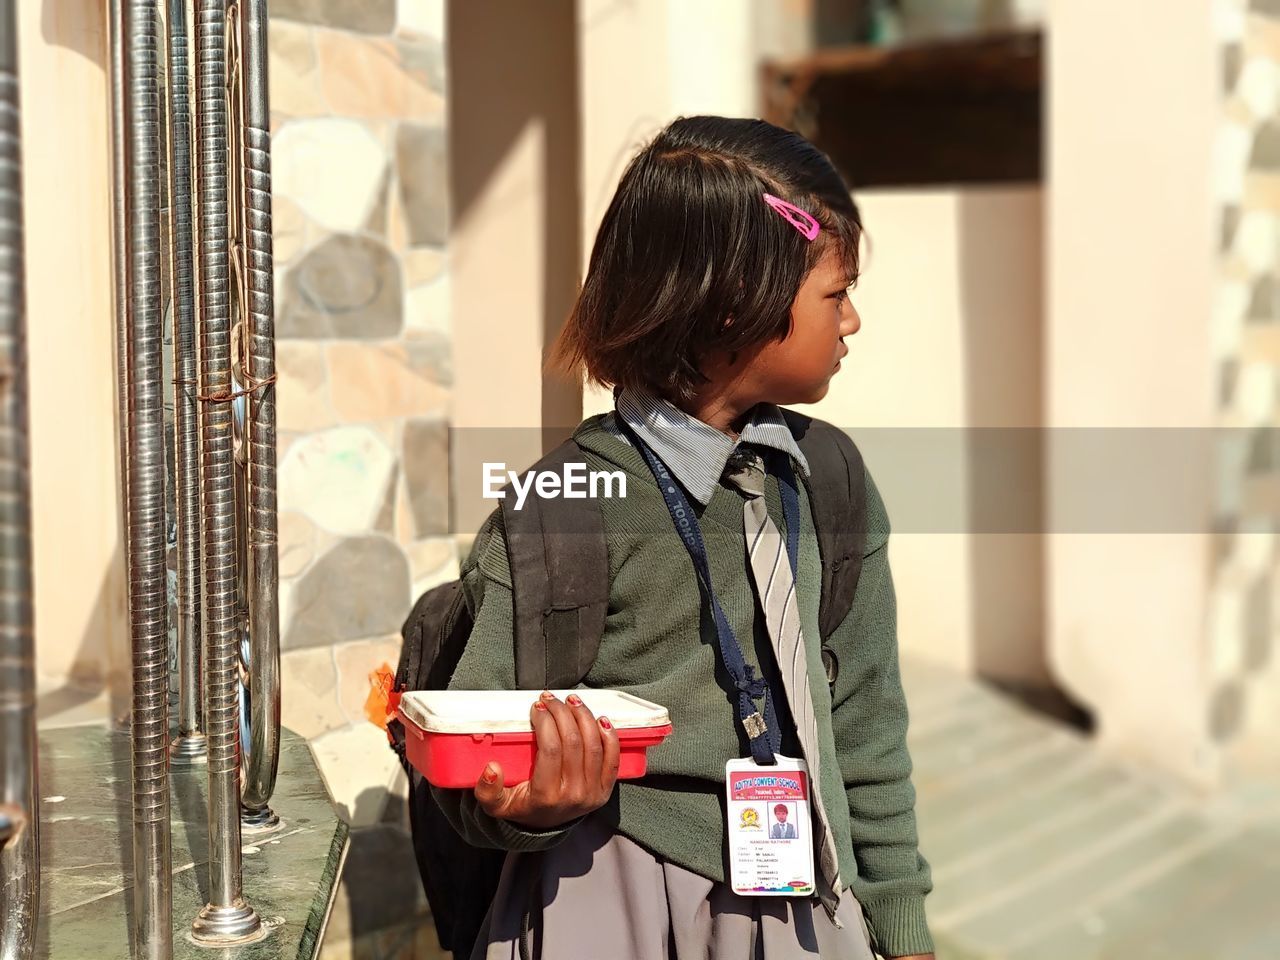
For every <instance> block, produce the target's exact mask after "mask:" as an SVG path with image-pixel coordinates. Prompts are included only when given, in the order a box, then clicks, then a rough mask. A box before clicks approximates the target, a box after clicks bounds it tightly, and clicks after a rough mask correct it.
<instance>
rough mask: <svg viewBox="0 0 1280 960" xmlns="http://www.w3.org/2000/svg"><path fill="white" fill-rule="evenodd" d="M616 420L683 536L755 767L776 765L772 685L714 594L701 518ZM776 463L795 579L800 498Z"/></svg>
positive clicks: (785, 467)
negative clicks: (748, 659) (752, 660)
mask: <svg viewBox="0 0 1280 960" xmlns="http://www.w3.org/2000/svg"><path fill="white" fill-rule="evenodd" d="M617 420H618V423H619V424H621V425H622V427H623V428H624V429H625V430H626V432H627V434H628V436H630V437H631V440H632V442H633V443H634V445H635V447H636V449H637V450H639V451H640V453H641V455H642V456H643V457H644V459H645V462H646V463H647V464H648V465H649V469H650V470H651V471H653V476H654V479H655V480H657V482H658V489H659V490H660V491H661V492H662V499H663V500H665V501H666V504H667V510H668V512H670V514H671V520H672V522H673V523H674V524H675V528H676V531H677V532H678V533H679V534H680V539H681V540H682V541H683V542H684V545H685V549H686V550H688V551H689V557H690V559H691V560H692V561H693V566H694V570H695V571H696V572H697V575H698V582H699V583H700V584H701V586H702V589H703V591H704V592H705V593H706V595H707V598H708V600H709V602H710V605H711V617H712V620H713V621H714V622H715V625H716V638H717V640H718V642H719V647H720V659H721V661H722V662H723V663H724V667H725V669H726V670H727V671H728V672H729V676H730V677H731V678H732V679H733V683H734V686H735V687H736V688H737V690H738V719H739V720H741V721H742V726H743V729H744V730H746V732H747V737H748V739H749V741H750V744H751V756H752V758H753V759H754V760H755V761H756V763H759V764H762V765H766V766H771V765H773V764H774V763H776V762H777V761H776V760H775V759H774V753H775V752H776V751H777V750H779V749H780V748H781V745H782V731H781V729H780V728H779V724H778V719H777V713H776V711H775V710H774V706H773V701H774V697H772V696H767V697H766V693H767V691H768V684H767V682H766V681H765V679H764V677H757V676H756V675H755V668H753V667H752V666H751V665H750V664H748V663H747V662H746V658H745V657H744V656H743V653H742V647H741V646H740V645H739V643H738V640H737V638H736V637H735V636H734V633H733V628H732V627H730V626H729V621H728V618H727V617H725V615H724V610H723V609H722V608H721V606H720V601H719V600H717V599H716V595H715V591H714V590H713V589H712V587H711V567H710V564H709V563H708V562H707V548H706V545H705V544H704V543H703V541H702V528H701V527H700V526H699V525H698V518H697V516H696V515H695V514H694V512H693V507H692V506H690V504H689V499H688V498H687V497H686V496H685V495H684V491H683V490H682V489H681V488H680V484H679V483H678V482H677V481H676V480H675V478H674V477H672V476H671V473H670V471H669V470H667V467H666V464H664V463H663V462H662V461H661V460H660V459H659V458H658V456H657V454H655V453H654V452H653V451H652V450H651V449H650V448H649V445H648V444H647V443H645V442H644V441H643V440H642V439H640V437H639V436H638V435H637V434H636V433H635V431H634V430H632V429H631V427H630V425H629V424H627V423H626V421H625V420H624V419H623V418H622V416H620V415H619V416H618V417H617ZM775 460H776V461H778V462H779V464H780V466H779V469H778V475H779V479H780V481H781V484H780V486H781V490H782V503H783V517H784V519H785V520H786V524H787V555H788V557H789V559H790V561H791V574H792V577H794V576H795V573H796V566H797V560H798V554H799V544H800V500H799V494H798V493H797V491H796V485H795V473H794V472H793V471H792V469H791V462H790V460H789V459H788V458H787V457H786V456H783V455H778V456H777V457H775ZM762 697H765V705H764V716H763V717H761V716H760V713H759V711H758V710H757V709H756V701H757V700H759V699H760V698H762Z"/></svg>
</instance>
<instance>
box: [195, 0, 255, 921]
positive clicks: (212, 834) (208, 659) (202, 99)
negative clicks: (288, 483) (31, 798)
mask: <svg viewBox="0 0 1280 960" xmlns="http://www.w3.org/2000/svg"><path fill="white" fill-rule="evenodd" d="M226 15H227V11H226V5H225V0H199V6H198V16H197V26H196V83H197V94H196V107H197V109H196V120H197V125H198V130H199V140H198V144H199V150H198V154H199V173H198V184H199V195H200V207H199V211H200V257H199V260H200V345H201V351H200V354H201V374H202V377H201V394H202V397H203V402H202V403H201V409H200V425H201V437H202V440H203V446H202V449H201V468H202V474H203V483H202V499H203V504H204V537H203V549H204V558H205V565H204V578H205V619H204V628H205V703H206V711H207V712H206V728H205V735H206V736H207V738H208V745H209V902H208V903H207V904H206V905H205V907H204V909H203V910H201V911H200V914H199V916H197V917H196V919H195V922H194V923H193V924H192V929H193V931H194V934H195V936H196V938H197V939H199V940H201V941H203V942H228V941H234V940H243V939H246V938H251V937H253V936H255V935H256V934H257V933H259V931H260V930H261V929H262V927H261V921H260V920H259V918H258V915H257V913H256V912H255V911H254V910H253V908H252V907H251V906H249V905H248V904H247V903H246V902H245V900H244V897H243V885H242V878H241V873H240V866H241V864H240V856H241V854H240V817H239V812H240V789H239V788H240V730H239V723H238V722H237V721H238V712H239V711H238V699H239V698H238V696H237V676H236V666H237V663H238V661H239V651H238V650H237V644H236V563H235V503H234V499H233V498H234V491H233V486H232V483H233V481H232V471H233V469H234V467H233V463H232V460H233V454H232V450H231V410H230V399H231V397H230V393H231V391H230V386H231V329H230V311H229V307H228V283H227V245H228V233H227V101H226V85H225V78H226V29H227V24H226Z"/></svg>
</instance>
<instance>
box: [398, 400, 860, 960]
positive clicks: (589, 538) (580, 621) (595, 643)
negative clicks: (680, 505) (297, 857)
mask: <svg viewBox="0 0 1280 960" xmlns="http://www.w3.org/2000/svg"><path fill="white" fill-rule="evenodd" d="M781 409H782V414H783V417H784V418H785V419H786V420H787V423H788V426H790V428H791V432H792V435H793V436H795V438H796V442H797V443H798V445H799V447H800V449H801V451H802V452H803V453H804V455H805V459H806V460H807V461H808V463H809V470H810V476H809V477H808V478H807V479H806V478H804V477H803V476H802V475H800V474H797V476H800V478H801V480H802V481H803V483H804V484H805V487H806V490H807V492H808V494H809V502H810V504H811V509H812V512H813V518H814V526H815V528H816V530H817V536H818V552H819V555H820V557H821V559H822V599H821V604H820V608H819V626H820V632H821V634H822V640H823V649H822V659H823V664H824V665H825V666H826V669H827V679H828V681H829V682H834V681H835V677H836V673H837V672H838V670H839V663H838V662H837V660H836V656H835V654H834V652H833V651H831V650H830V649H828V648H827V646H826V641H827V638H828V637H830V636H831V633H832V632H833V631H834V630H835V628H836V627H837V626H838V625H839V624H840V623H841V621H843V620H844V618H845V616H846V614H848V612H849V608H850V607H851V606H852V605H853V595H854V591H855V589H856V588H857V585H858V575H859V574H860V573H861V570H862V554H863V544H864V541H865V538H866V502H865V497H864V490H865V488H864V481H863V466H862V455H861V454H860V453H859V452H858V448H857V447H856V446H855V445H854V443H853V441H852V440H851V439H849V437H848V436H847V435H846V434H845V433H844V432H843V431H841V430H839V429H837V428H836V427H833V426H832V425H831V424H829V423H826V422H825V421H822V420H817V419H814V418H812V417H806V416H804V415H802V414H798V413H795V412H794V411H792V410H787V409H785V408H781ZM581 462H582V449H581V448H580V447H579V446H578V444H577V443H576V442H575V441H574V440H573V439H569V440H566V441H564V442H563V443H561V444H560V445H559V446H558V447H556V448H555V449H554V450H552V451H551V452H550V453H548V454H547V455H546V456H544V457H543V458H542V459H541V460H539V461H538V462H537V463H535V464H534V465H533V466H532V467H530V468H529V470H531V471H534V470H536V471H542V470H551V471H554V472H556V473H561V472H562V470H563V467H564V465H565V464H566V463H581ZM527 473H528V471H526V474H527ZM524 476H525V475H522V477H521V479H522V481H523V480H524ZM504 492H509V487H508V488H507V489H506V490H504ZM514 505H515V497H514V496H511V495H509V496H505V497H504V498H503V499H502V501H501V508H500V509H501V510H502V523H503V527H504V529H505V532H506V542H507V555H508V560H509V561H510V566H511V584H512V597H513V601H514V621H515V658H516V664H515V667H516V670H515V673H516V685H517V687H518V688H520V689H522V690H543V689H556V688H561V689H563V688H567V687H574V686H577V685H578V684H579V683H580V682H581V681H582V679H583V678H584V677H586V675H587V673H588V672H589V671H590V670H591V667H592V665H593V664H594V663H595V659H596V653H597V651H598V650H599V648H600V637H601V635H602V634H603V632H604V621H605V614H606V612H607V610H608V605H609V573H608V571H609V563H608V553H607V546H606V541H605V534H604V525H603V521H602V519H601V514H600V507H599V504H598V503H597V502H596V501H595V500H593V499H591V498H584V499H570V498H564V497H556V498H547V499H543V498H541V497H538V496H530V497H529V498H528V499H526V500H525V503H524V506H523V509H521V510H516V509H514ZM562 534H563V535H562ZM474 612H475V611H473V610H470V609H469V608H468V605H467V601H466V595H465V593H464V591H463V589H462V583H461V581H460V580H452V581H450V582H448V583H443V584H440V585H439V586H437V587H434V588H432V589H431V590H428V591H427V592H426V593H424V594H423V595H422V596H421V597H420V598H418V601H417V603H415V604H414V606H413V610H412V612H410V614H409V616H408V618H407V619H406V620H405V622H404V627H403V628H402V630H401V633H402V635H403V637H404V644H403V646H402V647H401V651H400V662H399V665H398V666H397V669H396V676H395V687H394V689H395V690H396V691H397V692H403V691H406V690H443V689H445V687H447V686H448V684H449V678H450V677H451V676H452V674H453V670H454V667H456V666H457V663H458V660H459V658H460V657H461V656H462V650H463V647H464V646H465V645H466V642H467V638H468V637H469V636H470V633H471V627H472V623H473V620H472V617H473V615H474ZM388 732H389V733H390V734H391V738H392V748H393V749H394V750H395V751H396V754H397V755H398V756H399V757H400V762H401V764H402V765H403V766H404V768H405V772H406V773H407V774H408V777H409V821H410V827H411V830H412V834H413V849H414V855H415V856H416V858H417V861H418V870H419V872H420V873H421V875H422V885H423V887H424V889H425V891H426V895H427V901H428V903H429V904H430V907H431V914H432V917H433V918H434V919H435V923H436V931H437V934H438V935H439V937H440V945H441V946H442V947H443V948H444V949H446V950H451V951H452V952H453V955H454V958H455V960H470V957H471V950H472V947H473V946H474V944H475V941H476V938H477V936H478V935H479V932H480V927H481V925H482V924H483V922H484V918H485V914H486V913H487V912H488V910H489V905H490V903H491V902H492V900H493V895H494V892H495V891H496V890H497V888H498V877H499V874H500V873H501V870H502V864H503V861H504V859H505V858H506V853H505V852H504V851H501V850H488V849H478V848H476V847H472V846H471V845H470V844H468V843H466V841H464V840H463V839H462V838H461V837H460V836H459V835H458V834H457V832H456V831H455V830H454V829H453V826H452V825H451V824H450V823H449V821H448V820H447V819H445V816H444V814H443V812H442V811H441V810H440V808H439V807H438V806H437V805H436V803H435V800H434V798H433V797H432V795H431V787H430V785H429V784H428V783H427V782H426V781H425V780H424V779H423V777H422V775H421V774H420V773H418V771H417V770H415V769H414V768H413V767H412V766H411V765H410V764H409V762H408V760H407V759H406V757H405V747H404V727H403V726H402V724H401V723H400V722H399V721H397V720H392V721H391V722H390V723H389V724H388Z"/></svg>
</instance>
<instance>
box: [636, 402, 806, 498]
mask: <svg viewBox="0 0 1280 960" xmlns="http://www.w3.org/2000/svg"><path fill="white" fill-rule="evenodd" d="M614 405H615V407H616V410H617V415H618V416H620V417H622V418H623V419H624V420H625V421H626V423H627V426H629V427H631V429H633V430H634V431H635V432H636V433H637V434H638V435H639V436H640V438H641V439H642V440H644V442H645V443H647V444H648V445H649V447H650V449H652V450H653V452H654V453H656V454H657V455H658V459H660V460H661V461H662V462H663V463H664V464H666V466H667V469H668V470H670V471H671V472H672V473H673V474H675V477H676V479H677V480H679V481H680V483H681V485H682V486H683V487H684V488H685V489H686V490H688V491H689V493H690V494H691V495H692V496H693V497H694V499H696V500H697V501H698V502H699V503H701V504H703V505H704V506H705V505H706V504H707V503H709V502H710V500H711V495H712V494H713V493H715V490H716V487H717V486H718V485H719V483H720V477H721V476H722V475H723V474H724V467H725V463H727V462H728V460H729V455H730V454H731V453H733V451H734V449H735V448H736V447H737V446H738V444H739V443H754V444H757V445H759V446H763V447H772V448H774V449H775V450H781V451H782V452H783V453H786V454H790V456H791V459H792V460H794V461H795V462H796V464H797V465H798V466H799V468H800V470H801V472H803V474H804V475H805V476H806V477H807V476H809V462H808V461H807V460H805V458H804V454H803V453H801V452H800V447H799V445H798V444H797V443H796V440H795V437H793V436H792V435H791V428H790V427H788V426H787V422H786V420H784V419H783V417H782V411H781V410H779V409H778V407H777V405H776V404H772V403H758V404H756V405H755V407H753V408H752V411H751V417H750V420H749V421H748V422H747V424H746V425H745V426H744V427H743V428H742V433H741V434H740V436H739V438H738V440H736V441H735V440H733V439H732V438H731V437H729V436H728V434H725V433H722V432H721V431H719V430H717V429H716V428H715V427H713V426H711V425H710V424H708V423H704V422H703V421H701V420H699V419H697V418H696V417H693V416H690V415H689V414H688V413H685V412H684V411H683V410H681V409H680V408H679V407H677V406H676V405H675V404H673V403H671V402H670V401H667V400H664V399H662V398H661V397H658V396H655V395H653V394H651V393H648V392H647V391H642V390H634V389H630V388H623V389H621V390H616V391H615V392H614ZM619 434H620V435H621V436H622V438H623V439H624V440H626V441H627V442H628V443H630V442H631V441H630V438H629V437H627V435H626V433H625V432H622V431H619Z"/></svg>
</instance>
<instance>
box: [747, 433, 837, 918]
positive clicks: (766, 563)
mask: <svg viewBox="0 0 1280 960" xmlns="http://www.w3.org/2000/svg"><path fill="white" fill-rule="evenodd" d="M764 477H765V472H764V466H763V463H762V462H761V459H760V455H759V454H758V453H757V452H756V451H755V450H753V449H751V448H750V447H748V446H747V445H745V444H739V446H738V447H737V448H736V449H735V450H734V452H733V455H732V456H731V457H730V458H729V462H728V463H727V464H726V465H725V479H726V480H727V481H728V482H729V483H731V484H732V485H733V486H735V487H737V488H738V490H739V491H741V492H742V494H743V496H744V497H746V501H745V502H744V503H743V505H742V521H743V528H744V529H745V531H746V535H747V553H748V556H749V558H750V561H751V575H752V579H753V580H754V581H755V585H756V596H757V598H758V599H759V600H760V609H761V610H763V611H764V615H765V624H766V626H767V628H768V631H769V639H770V641H771V643H772V644H773V653H774V656H775V657H776V658H777V661H778V672H779V674H781V676H782V686H783V689H784V690H785V691H786V695H787V703H788V704H789V705H790V707H791V716H792V718H793V720H794V721H795V726H796V735H797V737H798V739H799V741H800V749H801V752H802V753H803V754H804V760H805V763H807V764H808V765H809V784H810V790H812V792H813V804H812V809H813V839H814V844H815V845H816V847H817V850H818V866H819V867H820V868H821V871H822V878H823V879H824V880H825V881H826V885H827V888H828V890H829V891H830V892H831V893H832V894H833V896H834V898H835V899H836V900H838V899H839V897H840V894H841V890H842V886H841V882H840V865H839V860H838V858H837V855H836V845H835V841H834V839H833V838H832V835H831V828H830V825H829V824H828V822H827V809H826V807H825V806H824V805H823V803H822V795H821V793H820V791H819V789H818V780H819V771H820V770H821V767H820V766H819V757H818V724H817V721H816V719H815V718H814V715H813V695H812V694H811V692H810V690H809V671H808V669H807V666H806V663H807V661H806V659H805V646H804V637H803V635H802V634H801V633H800V611H799V610H798V609H797V606H796V604H797V598H796V584H795V578H794V577H792V575H791V562H790V560H789V559H788V557H787V547H786V540H785V539H784V538H783V536H782V534H781V532H780V531H779V530H778V527H777V525H776V524H775V523H774V522H773V520H772V519H771V518H770V517H769V513H768V511H767V510H766V509H765V502H764ZM822 899H823V901H824V903H827V904H828V907H829V909H830V908H831V904H830V902H829V901H828V898H827V897H825V896H824V897H823V898H822Z"/></svg>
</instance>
